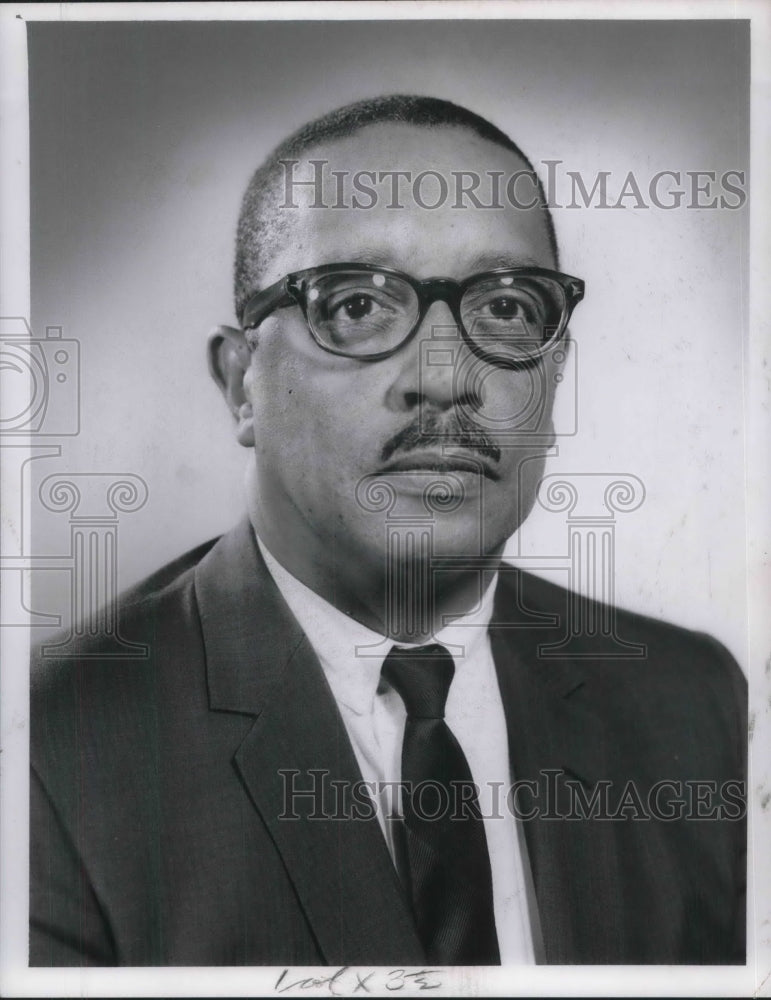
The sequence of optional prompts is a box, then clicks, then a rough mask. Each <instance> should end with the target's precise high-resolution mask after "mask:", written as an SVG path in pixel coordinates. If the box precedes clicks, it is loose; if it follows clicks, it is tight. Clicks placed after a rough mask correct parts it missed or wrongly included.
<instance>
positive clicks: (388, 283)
mask: <svg viewBox="0 0 771 1000" xmlns="http://www.w3.org/2000/svg"><path fill="white" fill-rule="evenodd" d="M306 307H307V313H308V320H309V322H310V324H311V328H312V329H313V331H314V333H315V334H316V336H317V337H318V338H319V340H320V341H321V342H322V343H323V344H325V345H326V346H328V347H330V348H332V349H333V350H335V351H340V352H344V353H346V354H350V355H352V356H354V357H355V356H366V355H370V354H378V353H381V352H384V351H390V350H393V349H395V348H396V347H397V346H398V345H399V344H400V343H402V341H404V340H406V338H407V337H408V336H409V335H410V333H411V332H412V330H413V328H414V326H415V323H416V322H417V320H418V316H419V314H420V301H419V298H418V293H417V292H416V290H415V289H414V288H413V287H412V286H411V285H410V284H409V283H408V282H407V281H405V280H404V279H403V278H401V277H399V276H398V275H392V274H387V273H381V272H377V271H376V272H361V271H340V272H336V273H332V274H326V275H319V276H317V277H316V278H314V279H312V280H311V282H310V283H309V285H308V286H307V288H306ZM564 308H565V296H564V292H563V290H562V287H561V286H560V284H559V283H558V282H557V281H555V280H553V279H550V278H547V277H541V276H539V277H523V276H521V275H507V274H503V275H493V276H489V277H484V278H480V279H479V280H478V281H476V282H474V283H472V284H471V285H470V286H469V287H468V288H466V290H465V291H464V293H463V296H462V298H461V302H460V318H461V321H462V322H463V325H464V327H465V329H466V332H467V334H468V335H469V337H470V338H471V339H472V340H473V341H474V342H475V343H476V344H477V345H478V346H479V347H480V348H481V349H482V350H483V351H484V352H485V353H490V354H496V355H502V356H510V357H513V358H516V357H520V358H527V357H529V356H534V355H536V354H538V353H540V348H541V347H542V346H543V344H544V342H545V341H546V340H548V338H549V337H550V336H551V334H552V333H553V331H554V329H556V328H557V326H558V325H559V323H560V319H561V316H562V314H563V310H564Z"/></svg>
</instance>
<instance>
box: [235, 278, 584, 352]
mask: <svg viewBox="0 0 771 1000" xmlns="http://www.w3.org/2000/svg"><path fill="white" fill-rule="evenodd" d="M340 271H361V272H362V273H363V274H386V275H391V276H392V277H395V278H400V279H401V280H402V281H404V282H406V284H408V285H409V286H410V287H411V288H412V289H413V291H414V292H415V295H416V296H417V300H418V315H417V318H416V320H415V323H414V325H413V326H412V329H411V330H410V331H409V333H408V334H407V335H406V336H405V337H404V339H403V340H401V341H400V342H399V343H398V344H396V345H395V346H394V347H389V348H388V350H386V351H379V352H378V353H375V354H351V353H350V352H348V351H342V350H338V349H336V348H334V347H331V346H330V345H329V344H325V343H324V342H323V341H322V340H321V339H320V338H319V336H318V334H317V333H316V331H315V330H314V328H313V324H312V323H311V321H310V318H309V316H308V302H307V297H306V296H307V290H308V284H309V282H310V281H311V280H313V279H314V278H317V277H320V276H321V275H324V274H334V273H335V272H340ZM503 275H506V276H511V277H513V278H515V279H516V278H518V277H519V278H550V279H551V280H553V281H555V282H557V284H559V286H560V287H561V288H562V290H563V292H564V295H565V306H564V308H563V310H562V316H561V317H560V321H559V324H558V325H557V326H556V327H554V329H553V330H552V331H551V333H550V336H549V337H548V338H547V339H545V340H544V342H543V344H542V345H541V346H540V347H539V348H538V350H537V351H536V352H535V353H533V354H531V355H528V357H527V358H522V359H520V358H516V359H515V358H509V357H505V356H502V355H496V354H493V353H491V352H489V351H486V350H485V349H484V348H483V347H482V346H480V345H479V344H477V343H476V342H475V341H474V340H473V339H472V337H471V334H470V333H469V331H468V330H467V329H466V326H465V324H464V322H463V320H462V318H461V315H460V304H461V300H462V299H463V296H464V294H465V292H466V291H467V289H468V288H469V287H470V286H471V285H473V284H476V283H477V282H478V281H482V280H485V279H487V278H496V277H499V276H503ZM585 287H586V286H585V283H584V281H582V280H581V278H574V277H572V276H571V275H569V274H563V273H562V272H560V271H551V270H549V269H548V268H543V267H498V268H494V269H492V270H490V271H481V272H480V273H478V274H472V275H471V276H470V277H468V278H464V279H463V281H455V280H454V279H452V278H441V277H437V278H425V279H423V280H422V281H419V280H417V279H416V278H413V277H411V275H409V274H405V273H404V272H403V271H398V270H396V269H395V268H391V267H381V266H379V265H374V264H361V263H350V264H346V263H342V264H323V265H321V266H320V267H309V268H306V269H305V270H302V271H294V272H292V273H291V274H287V275H285V276H284V277H283V278H281V279H280V280H279V281H277V282H275V284H273V285H270V286H269V287H268V288H265V289H263V290H262V291H260V292H256V293H255V294H254V295H253V296H252V297H251V298H250V299H249V300H248V301H247V303H246V305H245V306H244V310H243V318H242V321H241V328H242V330H244V331H246V330H254V329H256V328H257V327H258V326H259V325H260V324H261V323H262V322H263V321H264V320H266V319H267V318H268V316H270V314H271V313H273V312H275V310H276V309H280V308H282V307H283V306H289V305H293V304H297V305H299V306H300V308H301V309H302V311H303V316H304V317H305V322H306V325H307V327H308V330H309V331H310V334H311V336H312V337H313V339H314V341H315V342H316V343H317V344H318V346H319V347H320V348H321V349H322V350H323V351H327V352H328V353H329V354H335V355H338V356H339V357H344V358H352V359H354V360H356V361H381V360H383V359H384V358H389V357H391V355H392V354H395V353H396V352H397V351H400V350H401V349H402V348H403V347H405V346H406V345H407V344H408V343H409V342H410V341H411V340H412V338H413V337H414V336H415V334H416V332H417V331H418V329H419V328H420V325H421V323H422V322H423V320H424V318H425V315H426V313H427V312H428V310H429V308H430V307H431V306H432V305H433V304H434V302H445V303H446V304H447V306H448V307H449V309H450V312H451V313H452V316H453V319H454V320H455V322H456V324H457V325H458V329H459V330H460V331H461V335H462V337H463V340H464V341H465V342H466V344H467V345H468V347H469V349H470V350H471V351H472V352H473V353H474V354H475V355H477V357H480V358H483V359H484V360H486V361H489V362H490V363H492V364H494V365H497V366H499V367H503V368H527V367H530V366H531V365H533V364H535V363H536V362H537V361H538V360H539V359H540V358H542V357H543V355H544V354H546V353H547V352H548V351H549V350H550V349H551V348H552V347H553V346H554V344H556V343H557V341H558V340H559V339H560V338H561V337H562V336H563V334H564V333H565V330H566V328H567V325H568V322H569V321H570V317H571V315H572V313H573V310H574V309H575V307H576V305H578V303H579V302H580V301H581V299H582V298H583V297H584V291H585Z"/></svg>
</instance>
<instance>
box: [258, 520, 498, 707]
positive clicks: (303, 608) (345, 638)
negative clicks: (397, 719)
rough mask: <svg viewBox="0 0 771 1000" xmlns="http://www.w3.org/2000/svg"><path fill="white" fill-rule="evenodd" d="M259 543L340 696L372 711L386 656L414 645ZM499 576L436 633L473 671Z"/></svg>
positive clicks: (348, 704)
mask: <svg viewBox="0 0 771 1000" xmlns="http://www.w3.org/2000/svg"><path fill="white" fill-rule="evenodd" d="M257 544H258V546H259V548H260V552H261V553H262V557H263V559H264V560H265V564H266V566H267V567H268V571H269V572H270V575H271V576H272V577H273V580H274V581H275V584H276V586H277V587H278V589H279V591H280V592H281V595H282V597H283V598H284V600H285V601H286V603H287V604H288V605H289V609H290V611H291V612H292V614H293V615H294V616H295V618H296V619H297V621H298V622H299V624H300V627H301V628H302V630H303V632H305V634H306V635H307V637H308V639H309V641H310V643H311V645H312V646H313V649H314V652H315V653H316V655H317V656H318V658H319V661H320V663H321V667H322V669H323V671H324V674H325V675H326V678H327V681H328V683H329V686H330V687H331V689H332V693H333V695H334V697H335V700H336V701H337V702H338V703H339V704H341V705H345V706H346V707H347V708H349V709H351V710H352V711H353V712H355V713H356V714H357V715H368V714H370V713H371V711H372V707H373V704H374V700H375V694H376V692H377V689H378V684H379V683H380V671H381V669H382V666H383V660H384V659H385V657H386V655H387V653H388V652H389V651H390V649H391V647H392V646H393V645H400V646H405V645H408V644H407V643H398V644H394V643H392V642H391V641H390V640H388V639H386V638H385V637H384V636H382V635H381V634H380V633H379V632H375V631H373V630H372V629H370V628H367V627H366V625H362V624H361V622H358V621H356V619H355V618H351V617H350V616H349V615H346V614H344V613H343V612H342V611H339V610H338V609H337V608H336V607H334V605H332V604H330V603H329V601H326V600H324V598H323V597H320V596H319V595H318V594H317V593H316V592H315V591H313V590H311V589H310V588H309V587H306V586H305V584H304V583H301V582H300V580H298V579H297V577H295V576H293V575H292V574H291V573H290V572H289V571H288V570H287V569H285V568H284V567H283V566H282V565H281V563H279V562H278V560H277V559H276V558H275V557H274V556H273V555H272V554H271V553H270V552H269V551H268V549H267V548H266V547H265V545H264V544H263V542H262V541H261V539H260V538H259V537H258V538H257ZM497 580H498V573H497V572H496V573H495V574H494V575H493V578H492V579H491V580H490V583H489V585H488V586H487V589H486V590H485V592H484V594H483V596H482V600H481V601H480V603H479V605H478V606H477V607H476V608H474V609H473V610H472V611H469V612H468V613H467V614H465V615H461V616H460V617H458V618H455V619H454V620H453V621H452V622H451V623H450V624H449V625H445V626H443V628H441V629H440V630H439V631H438V632H437V633H436V635H435V636H434V639H435V641H436V642H439V643H441V644H442V645H443V646H446V647H447V648H448V649H449V650H450V652H451V653H452V655H453V659H454V660H455V665H456V669H463V668H464V666H467V665H468V666H469V667H471V668H472V669H473V666H472V665H473V663H474V662H475V656H476V653H477V651H478V650H479V648H480V647H481V646H482V644H483V643H484V642H485V640H486V637H487V627H488V625H489V624H490V619H491V617H492V613H493V598H494V595H495V585H496V583H497ZM362 647H364V648H365V649H367V650H368V652H367V654H366V655H362V653H361V648H362ZM369 651H371V652H369Z"/></svg>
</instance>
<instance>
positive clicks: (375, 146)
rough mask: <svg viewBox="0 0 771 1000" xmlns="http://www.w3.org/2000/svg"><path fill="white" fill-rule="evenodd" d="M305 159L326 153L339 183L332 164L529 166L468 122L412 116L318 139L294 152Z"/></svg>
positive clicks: (378, 168) (377, 169)
mask: <svg viewBox="0 0 771 1000" xmlns="http://www.w3.org/2000/svg"><path fill="white" fill-rule="evenodd" d="M293 158H295V159H297V160H298V161H299V163H300V164H304V163H305V164H307V163H308V162H309V161H311V160H318V159H322V160H325V161H326V162H327V166H328V170H327V173H328V174H329V175H330V177H329V181H328V183H330V184H331V185H334V184H335V183H337V181H336V179H334V178H333V177H332V171H333V170H343V171H368V172H374V173H376V174H379V173H381V172H386V171H407V170H410V171H420V170H423V169H431V168H432V167H433V168H435V169H441V170H442V171H444V172H445V173H446V174H447V175H450V174H451V173H452V172H460V171H472V170H473V171H477V172H480V173H485V172H488V171H494V170H503V171H504V172H505V173H511V172H515V171H517V170H523V169H527V165H526V163H525V161H524V159H523V158H522V157H521V156H519V155H518V154H517V153H515V152H514V150H511V149H507V148H504V147H503V146H501V145H500V144H499V143H496V142H493V141H492V140H491V139H487V138H484V137H483V136H481V135H478V134H477V133H476V132H474V131H473V130H472V129H471V128H469V127H467V126H463V125H455V124H451V125H450V124H446V125H445V124H442V125H416V124H412V123H408V122H376V123H374V124H372V125H365V126H364V127H363V128H359V129H357V130H356V131H355V132H353V133H352V134H351V135H348V136H335V137H333V138H330V139H324V140H321V141H319V142H317V143H314V144H312V145H310V146H308V147H307V148H306V149H304V150H303V151H302V152H300V153H297V154H295V155H294V157H293Z"/></svg>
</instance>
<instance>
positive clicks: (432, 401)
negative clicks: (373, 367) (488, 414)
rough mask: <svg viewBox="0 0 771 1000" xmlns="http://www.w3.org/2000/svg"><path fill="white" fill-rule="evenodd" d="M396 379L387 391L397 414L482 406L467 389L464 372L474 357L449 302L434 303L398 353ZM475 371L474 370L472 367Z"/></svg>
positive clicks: (396, 356)
mask: <svg viewBox="0 0 771 1000" xmlns="http://www.w3.org/2000/svg"><path fill="white" fill-rule="evenodd" d="M393 360H394V361H395V362H396V363H397V365H398V367H397V369H396V375H395V377H394V380H393V382H392V383H391V386H390V387H389V390H388V399H387V402H388V404H389V405H390V406H391V407H392V408H393V409H395V410H398V411H410V410H413V409H415V408H416V407H419V406H425V405H431V406H434V407H436V408H437V409H440V410H446V409H449V408H450V407H452V406H457V405H459V404H465V405H469V404H470V405H472V406H473V407H474V408H477V407H478V406H479V401H478V400H476V398H475V394H474V393H473V392H472V391H471V390H470V389H469V387H468V386H465V387H464V384H465V382H466V381H467V379H464V377H463V376H464V371H465V370H467V369H468V368H469V364H468V363H469V362H470V361H473V355H472V353H471V351H470V350H469V348H468V346H467V345H466V342H465V341H464V339H463V337H462V336H461V332H460V330H459V329H458V324H457V323H456V322H455V319H454V317H453V315H452V312H451V310H450V307H449V306H448V305H447V303H446V302H434V303H432V304H431V306H430V307H429V309H428V311H427V312H426V315H425V316H424V317H423V322H422V323H421V324H420V327H419V328H418V330H417V332H416V333H415V335H414V336H413V338H412V340H411V341H410V343H409V344H407V346H406V347H404V348H402V350H401V351H398V352H397V353H396V354H395V355H394V358H393ZM472 367H473V366H472Z"/></svg>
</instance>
